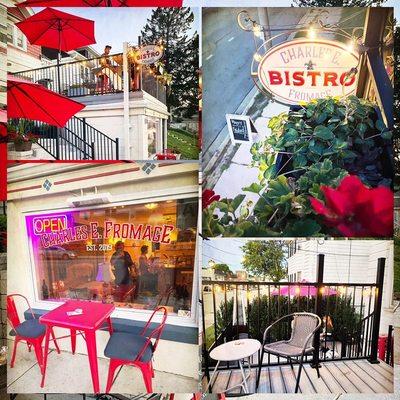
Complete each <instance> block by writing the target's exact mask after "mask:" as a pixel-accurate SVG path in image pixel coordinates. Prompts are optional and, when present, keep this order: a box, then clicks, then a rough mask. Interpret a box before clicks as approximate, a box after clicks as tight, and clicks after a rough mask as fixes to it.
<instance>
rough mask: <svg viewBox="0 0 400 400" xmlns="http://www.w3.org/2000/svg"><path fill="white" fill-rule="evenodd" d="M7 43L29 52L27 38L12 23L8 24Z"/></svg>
mask: <svg viewBox="0 0 400 400" xmlns="http://www.w3.org/2000/svg"><path fill="white" fill-rule="evenodd" d="M7 43H9V44H12V45H14V46H15V47H18V48H19V49H21V50H24V51H26V50H27V43H26V36H25V35H24V34H23V33H22V32H21V31H20V30H19V29H18V28H17V26H16V25H15V24H14V23H12V22H9V23H8V24H7Z"/></svg>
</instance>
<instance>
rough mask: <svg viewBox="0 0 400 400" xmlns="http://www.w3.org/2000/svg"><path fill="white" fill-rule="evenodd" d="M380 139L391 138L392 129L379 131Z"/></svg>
mask: <svg viewBox="0 0 400 400" xmlns="http://www.w3.org/2000/svg"><path fill="white" fill-rule="evenodd" d="M381 137H382V139H391V138H392V131H385V132H382V133H381Z"/></svg>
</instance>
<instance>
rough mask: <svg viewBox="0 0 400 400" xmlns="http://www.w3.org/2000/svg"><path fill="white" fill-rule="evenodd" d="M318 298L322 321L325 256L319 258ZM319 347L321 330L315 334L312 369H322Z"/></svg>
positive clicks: (318, 312)
mask: <svg viewBox="0 0 400 400" xmlns="http://www.w3.org/2000/svg"><path fill="white" fill-rule="evenodd" d="M317 260H318V262H317V282H316V284H317V296H316V301H315V314H317V315H318V316H319V317H320V318H321V319H322V315H321V314H322V292H323V287H324V264H325V255H324V254H318V258H317ZM319 346H320V329H318V331H317V332H315V335H314V343H313V347H314V356H313V362H312V365H311V367H312V368H320V367H321V365H320V363H319Z"/></svg>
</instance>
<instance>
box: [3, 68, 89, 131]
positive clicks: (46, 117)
mask: <svg viewBox="0 0 400 400" xmlns="http://www.w3.org/2000/svg"><path fill="white" fill-rule="evenodd" d="M83 108H85V105H84V104H81V103H78V102H77V101H74V100H71V99H69V98H68V97H65V96H62V95H60V94H58V93H55V92H52V91H51V90H48V89H46V88H45V87H44V86H42V85H39V84H37V83H32V82H28V81H26V80H24V79H20V78H16V77H15V76H12V75H9V76H8V78H7V116H8V118H25V119H30V120H34V121H42V122H45V123H47V124H50V125H55V126H58V127H60V128H62V127H63V126H65V124H66V123H67V121H68V120H69V119H70V118H71V117H73V116H74V115H75V114H76V113H77V112H79V111H80V110H82V109H83Z"/></svg>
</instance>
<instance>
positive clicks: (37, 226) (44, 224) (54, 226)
mask: <svg viewBox="0 0 400 400" xmlns="http://www.w3.org/2000/svg"><path fill="white" fill-rule="evenodd" d="M32 225H33V233H34V234H35V235H43V234H44V233H52V232H60V231H62V230H64V229H67V227H68V221H67V216H66V215H64V214H62V215H47V216H43V217H34V218H33V220H32Z"/></svg>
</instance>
